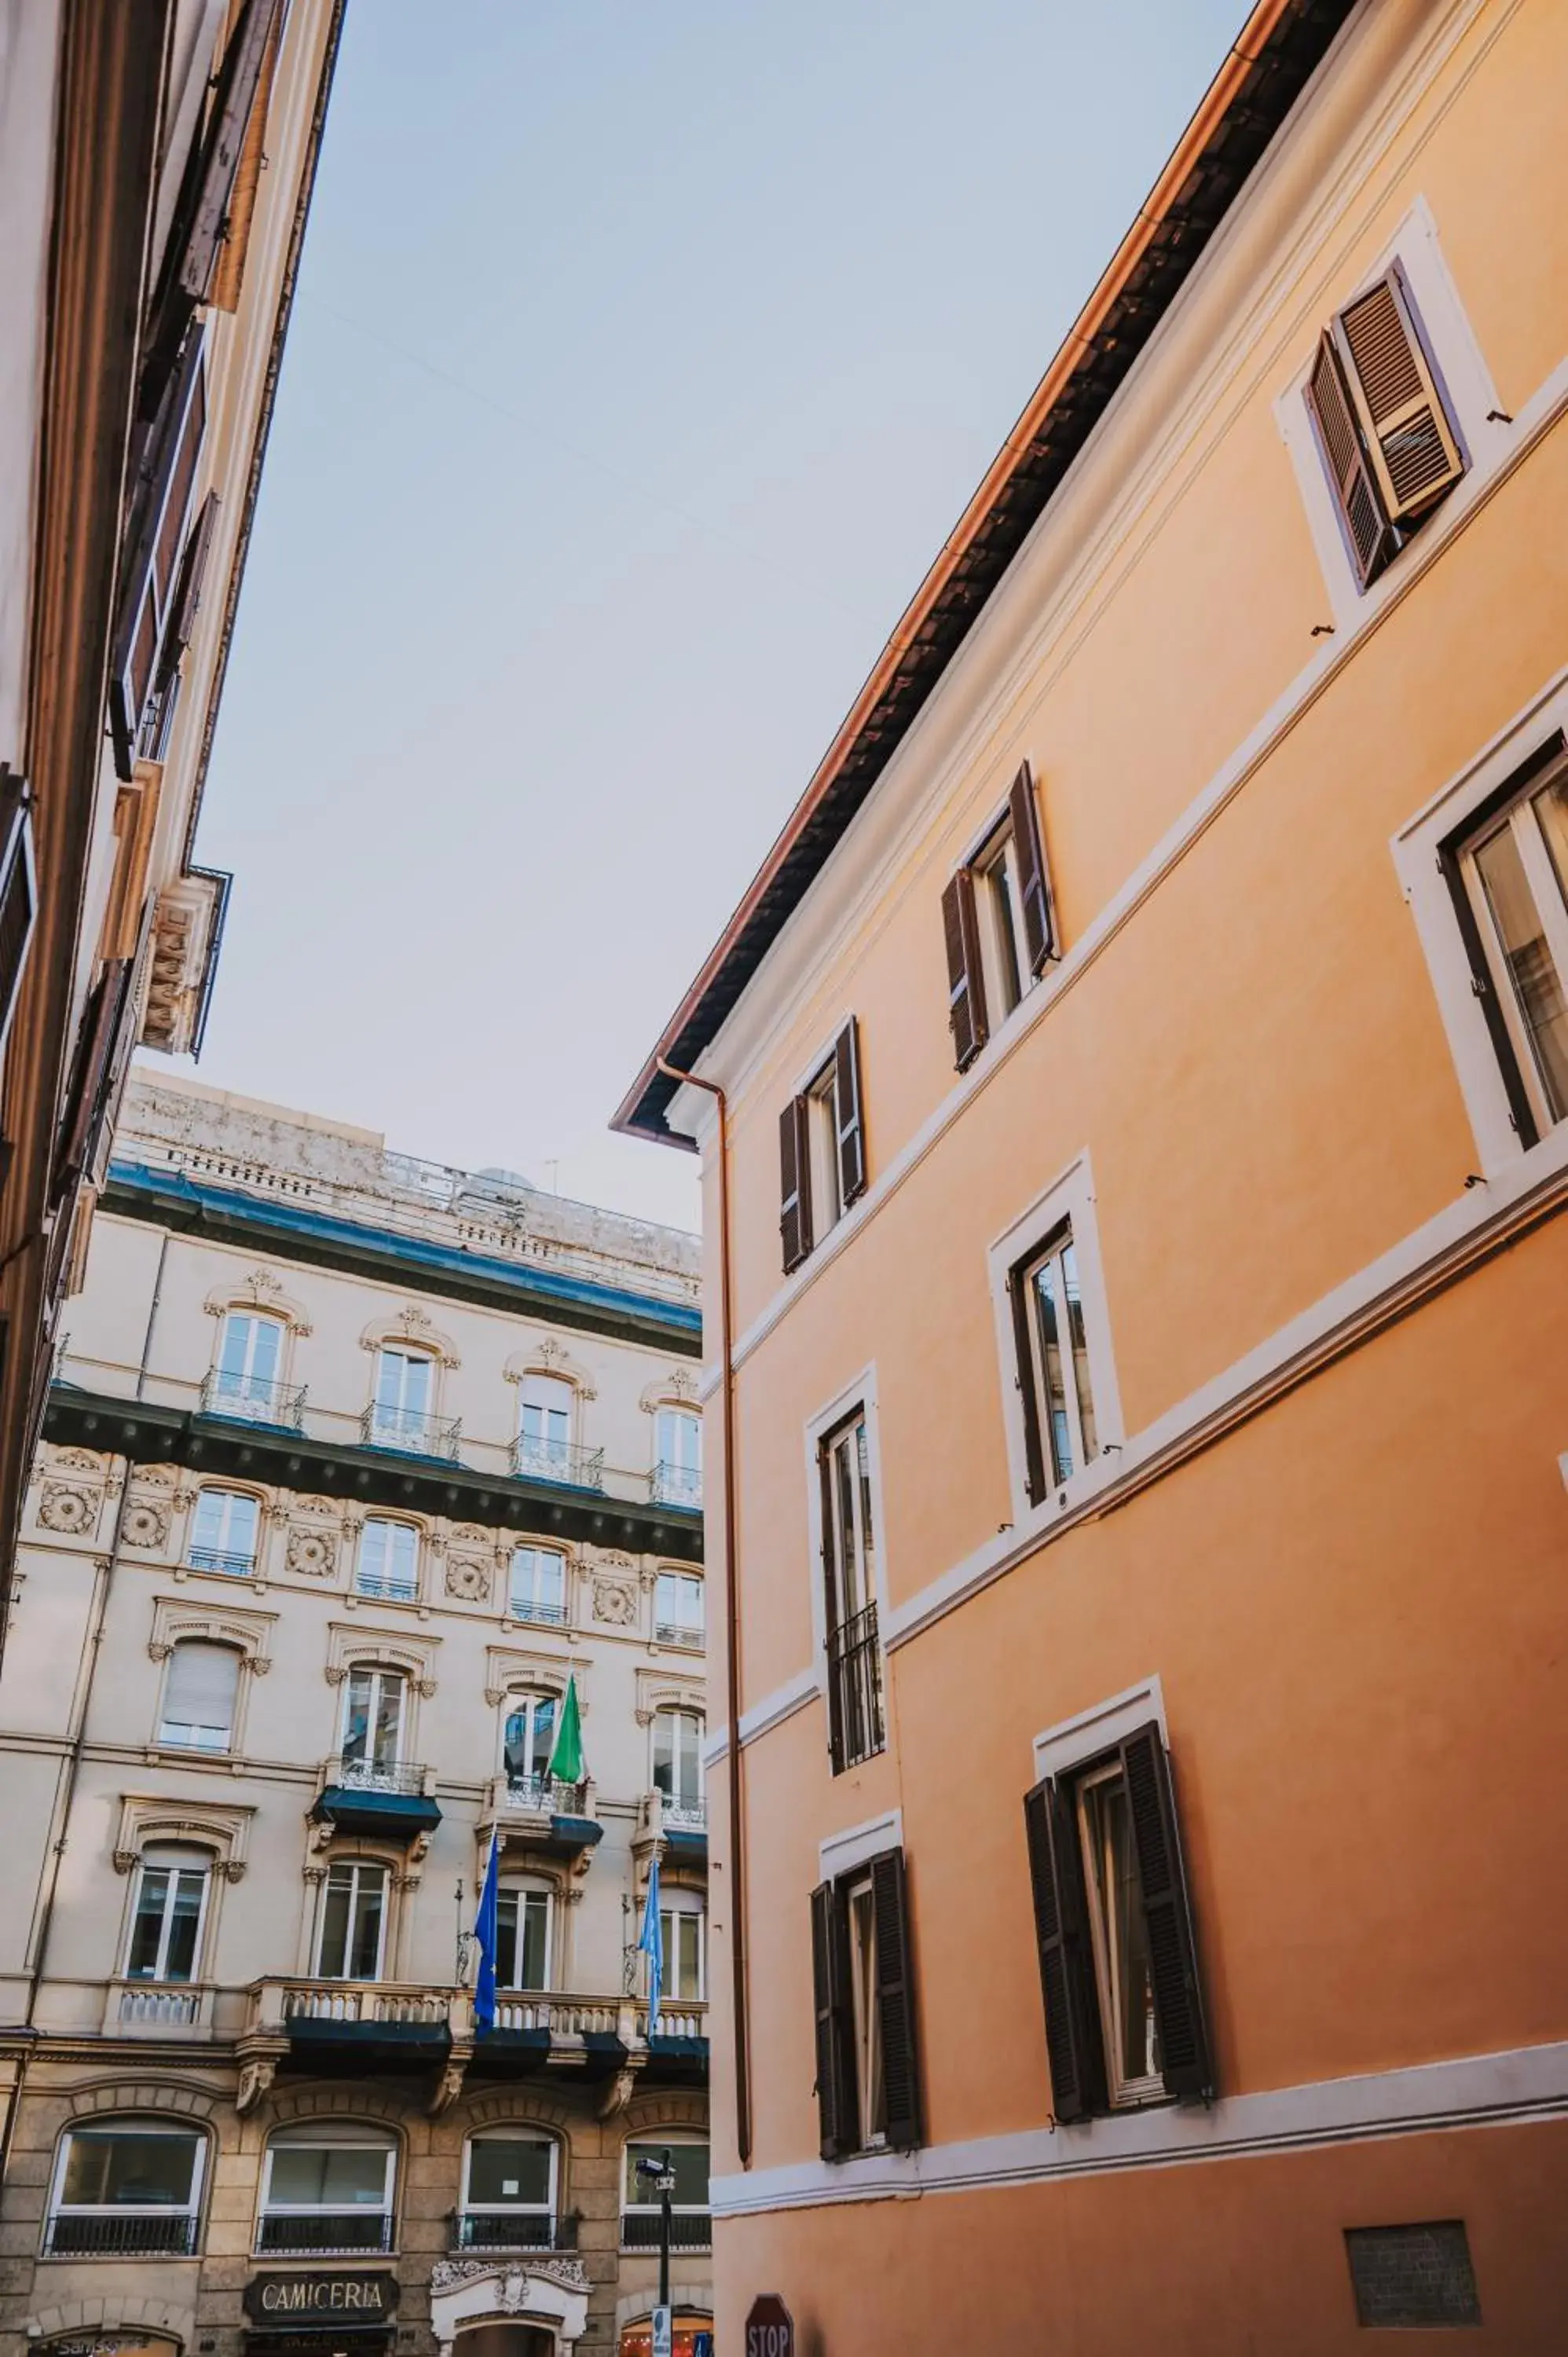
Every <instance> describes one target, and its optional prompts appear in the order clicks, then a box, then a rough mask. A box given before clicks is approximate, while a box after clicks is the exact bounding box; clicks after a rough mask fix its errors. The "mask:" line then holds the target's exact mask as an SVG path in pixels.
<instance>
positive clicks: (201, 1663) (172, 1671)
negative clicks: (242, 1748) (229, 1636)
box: [158, 1637, 240, 1751]
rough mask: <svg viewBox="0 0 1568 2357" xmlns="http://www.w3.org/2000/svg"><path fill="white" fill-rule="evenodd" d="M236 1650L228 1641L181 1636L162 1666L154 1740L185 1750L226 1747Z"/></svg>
mask: <svg viewBox="0 0 1568 2357" xmlns="http://www.w3.org/2000/svg"><path fill="white" fill-rule="evenodd" d="M239 1696H240V1655H239V1654H238V1652H236V1651H235V1649H234V1647H233V1646H232V1645H214V1644H210V1643H209V1642H208V1641H207V1640H206V1639H205V1638H202V1637H185V1638H182V1639H181V1640H180V1641H179V1643H178V1644H177V1645H176V1646H175V1647H174V1649H173V1651H172V1652H170V1654H169V1657H168V1665H167V1667H166V1670H165V1672H164V1695H163V1706H162V1709H161V1710H160V1712H159V1714H158V1741H159V1743H160V1744H168V1745H173V1746H177V1748H178V1749H180V1750H183V1751H227V1750H228V1749H229V1748H230V1746H231V1743H232V1742H233V1739H234V1718H235V1713H236V1710H237V1707H238V1704H239Z"/></svg>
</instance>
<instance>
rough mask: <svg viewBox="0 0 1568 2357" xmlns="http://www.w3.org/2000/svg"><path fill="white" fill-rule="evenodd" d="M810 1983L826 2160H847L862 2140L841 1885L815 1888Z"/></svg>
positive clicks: (819, 2111)
mask: <svg viewBox="0 0 1568 2357" xmlns="http://www.w3.org/2000/svg"><path fill="white" fill-rule="evenodd" d="M811 1986H812V1991H813V1995H814V1996H815V2000H816V2008H817V2116H818V2118H819V2120H820V2122H821V2126H822V2158H823V2159H824V2160H842V2159H843V2157H844V2155H845V2153H848V2152H854V2150H855V2149H856V2147H857V2146H858V2144H859V2142H860V2137H859V2133H858V2127H857V2124H856V2121H855V2116H854V2108H855V2106H854V2074H853V2072H851V2070H850V2068H849V2053H848V2048H849V2035H850V2031H849V2018H848V2017H849V2004H850V1997H849V1935H848V1927H847V1925H846V1923H845V1921H844V1909H843V1900H842V1899H841V1897H840V1895H839V1891H838V1889H837V1886H836V1885H835V1884H833V1883H832V1882H820V1883H819V1884H818V1885H817V1888H816V1889H815V1890H813V1891H812V1893H811Z"/></svg>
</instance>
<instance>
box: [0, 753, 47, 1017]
mask: <svg viewBox="0 0 1568 2357" xmlns="http://www.w3.org/2000/svg"><path fill="white" fill-rule="evenodd" d="M29 800H30V798H29V795H28V792H27V784H26V782H25V781H24V780H22V779H21V778H18V777H17V776H16V775H15V773H14V772H13V771H12V770H8V769H6V768H5V767H4V766H0V1046H4V1044H5V1037H6V1034H7V1033H8V1032H9V1030H10V1028H11V1017H12V1016H13V1014H14V1013H15V1012H16V999H17V996H18V994H19V992H20V990H21V987H22V976H23V974H25V973H26V971H27V952H28V950H29V949H30V948H31V947H32V941H33V923H34V920H35V918H36V917H37V915H38V885H37V881H36V878H35V874H34V868H33V825H32V819H31V817H30V815H29Z"/></svg>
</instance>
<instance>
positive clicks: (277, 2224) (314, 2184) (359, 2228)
mask: <svg viewBox="0 0 1568 2357" xmlns="http://www.w3.org/2000/svg"><path fill="white" fill-rule="evenodd" d="M396 2184H397V2145H396V2142H395V2140H394V2139H393V2137H392V2136H389V2135H388V2134H387V2132H386V2130H385V2129H384V2128H372V2127H361V2126H360V2125H359V2123H358V2122H357V2121H355V2122H349V2121H344V2122H343V2123H341V2124H340V2125H339V2124H338V2122H336V2121H334V2122H330V2123H328V2122H324V2121H323V2122H311V2123H310V2124H309V2125H308V2126H301V2127H290V2128H279V2129H278V2130H277V2132H276V2134H275V2135H274V2136H272V2137H271V2138H270V2140H269V2142H268V2145H267V2158H266V2166H265V2169H264V2170H263V2177H262V2214H261V2218H260V2221H259V2223H258V2227H257V2233H256V2248H257V2250H258V2251H308V2252H326V2251H390V2250H391V2248H392V2201H393V2196H394V2192H395V2190H396Z"/></svg>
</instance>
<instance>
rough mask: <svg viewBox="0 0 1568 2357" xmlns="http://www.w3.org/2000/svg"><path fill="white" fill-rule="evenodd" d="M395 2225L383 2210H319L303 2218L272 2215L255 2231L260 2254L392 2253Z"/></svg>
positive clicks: (314, 2255)
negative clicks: (266, 2252)
mask: <svg viewBox="0 0 1568 2357" xmlns="http://www.w3.org/2000/svg"><path fill="white" fill-rule="evenodd" d="M256 2248H257V2250H258V2251H268V2252H274V2251H308V2252H309V2253H310V2255H311V2256H312V2257H313V2258H314V2257H320V2256H322V2255H325V2254H326V2253H328V2252H330V2251H344V2252H349V2251H390V2250H391V2249H392V2219H391V2218H390V2217H389V2216H388V2214H387V2212H385V2211H383V2210H317V2211H313V2212H310V2213H309V2214H308V2215H306V2216H304V2217H290V2216H288V2215H287V2214H286V2213H285V2212H277V2211H273V2212H269V2213H268V2214H267V2215H266V2216H265V2217H263V2220H262V2222H261V2224H260V2226H259V2227H258V2228H257V2230H256Z"/></svg>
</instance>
